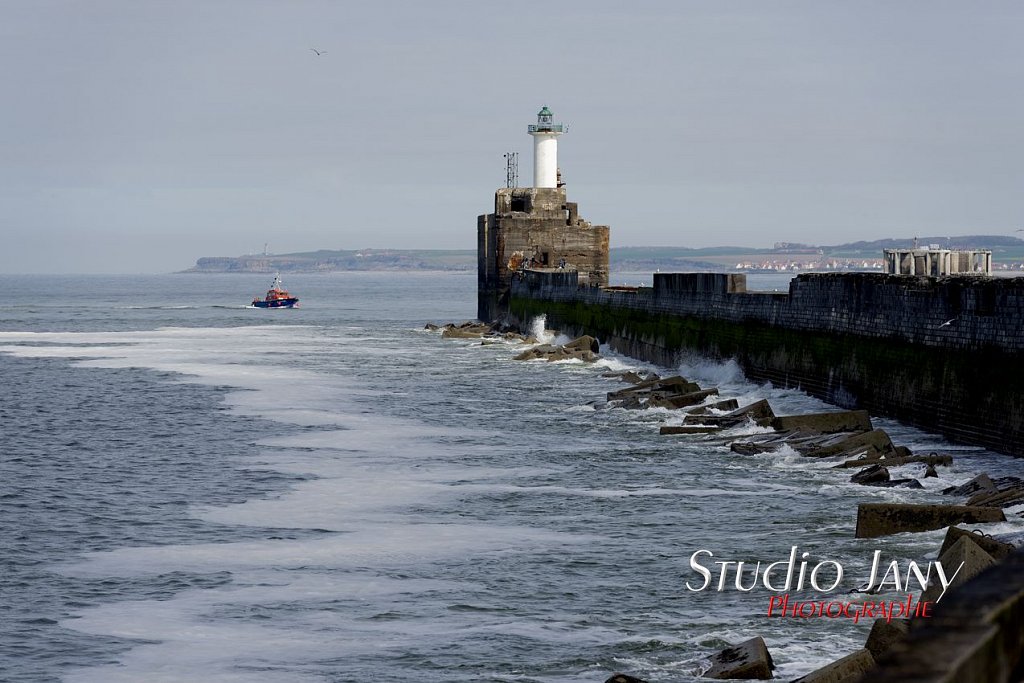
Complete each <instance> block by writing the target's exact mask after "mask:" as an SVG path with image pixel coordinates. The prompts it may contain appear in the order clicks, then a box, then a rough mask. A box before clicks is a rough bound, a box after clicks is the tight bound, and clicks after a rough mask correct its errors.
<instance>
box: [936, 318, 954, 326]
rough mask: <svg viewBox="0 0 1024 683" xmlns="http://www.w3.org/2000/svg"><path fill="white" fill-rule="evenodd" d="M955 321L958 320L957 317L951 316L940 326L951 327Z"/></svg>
mask: <svg viewBox="0 0 1024 683" xmlns="http://www.w3.org/2000/svg"><path fill="white" fill-rule="evenodd" d="M955 322H956V318H950V319H949V320H947V321H946V322H944V323H942V324H941V325H939V327H949V326H950V325H952V324H953V323H955Z"/></svg>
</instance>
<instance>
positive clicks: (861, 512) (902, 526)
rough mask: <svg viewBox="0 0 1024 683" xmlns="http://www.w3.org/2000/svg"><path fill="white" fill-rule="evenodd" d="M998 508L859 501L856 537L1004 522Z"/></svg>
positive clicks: (1001, 512)
mask: <svg viewBox="0 0 1024 683" xmlns="http://www.w3.org/2000/svg"><path fill="white" fill-rule="evenodd" d="M1005 521H1006V516H1005V515H1003V511H1002V510H1000V509H998V508H991V507H979V506H967V505H909V504H899V503H861V504H860V505H858V506H857V532H856V537H857V538H875V537H877V536H888V535H890V534H898V533H902V532H905V531H930V530H932V529H941V528H942V527H944V526H950V525H953V524H958V523H960V522H966V523H969V524H977V523H985V522H1005Z"/></svg>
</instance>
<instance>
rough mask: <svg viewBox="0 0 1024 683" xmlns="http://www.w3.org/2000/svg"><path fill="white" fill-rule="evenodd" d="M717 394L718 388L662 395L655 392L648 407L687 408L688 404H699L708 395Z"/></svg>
mask: <svg viewBox="0 0 1024 683" xmlns="http://www.w3.org/2000/svg"><path fill="white" fill-rule="evenodd" d="M717 395H718V389H703V390H701V391H692V392H690V393H688V394H677V395H675V396H660V395H657V394H655V395H652V396H651V398H650V400H649V401H648V402H647V407H648V408H668V409H669V410H675V409H676V408H685V407H687V406H693V405H697V404H698V403H701V402H702V401H704V399H706V398H707V397H708V396H717Z"/></svg>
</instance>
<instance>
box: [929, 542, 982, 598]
mask: <svg viewBox="0 0 1024 683" xmlns="http://www.w3.org/2000/svg"><path fill="white" fill-rule="evenodd" d="M939 562H941V563H942V568H943V569H945V570H946V573H947V575H952V574H953V572H956V578H954V579H953V582H952V583H951V584H949V588H948V589H947V590H946V595H947V596H948V595H949V593H950V591H952V590H955V589H956V588H957V586H961V585H963V584H965V583H967V581H968V580H969V579H972V578H974V577H975V576H977V575H978V574H980V573H981V572H982V571H984V570H985V569H987V568H988V567H989V566H991V565H993V564H995V562H996V561H995V560H994V559H993V558H992V556H991V555H989V554H988V553H987V552H985V551H984V550H982V549H981V548H980V547H979V546H978V544H977V543H975V542H974V541H973V540H971V537H970V536H969V535H968V536H961V537H960V538H959V539H957V540H956V542H955V543H953V545H951V546H950V547H949V548H948V549H947V550H946V552H944V553H942V554H941V555H939ZM961 562H962V563H963V567H961V568H960V570H959V571H957V567H960V563H961ZM941 595H942V586H941V585H940V584H939V582H938V581H937V580H936V579H933V580H932V582H931V584H929V586H928V588H927V589H925V591H924V592H923V593H921V602H935V601H936V600H938V599H939V597H940V596H941Z"/></svg>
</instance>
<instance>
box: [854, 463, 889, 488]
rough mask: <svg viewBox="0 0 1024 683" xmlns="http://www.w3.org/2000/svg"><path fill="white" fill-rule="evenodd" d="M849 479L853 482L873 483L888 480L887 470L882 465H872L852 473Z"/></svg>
mask: <svg viewBox="0 0 1024 683" xmlns="http://www.w3.org/2000/svg"><path fill="white" fill-rule="evenodd" d="M850 481H851V482H853V483H854V484H875V483H879V482H884V481H889V470H887V469H886V468H885V467H884V466H883V465H872V466H871V467H865V468H864V469H862V470H861V471H860V472H857V473H856V474H854V475H853V476H852V477H850Z"/></svg>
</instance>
